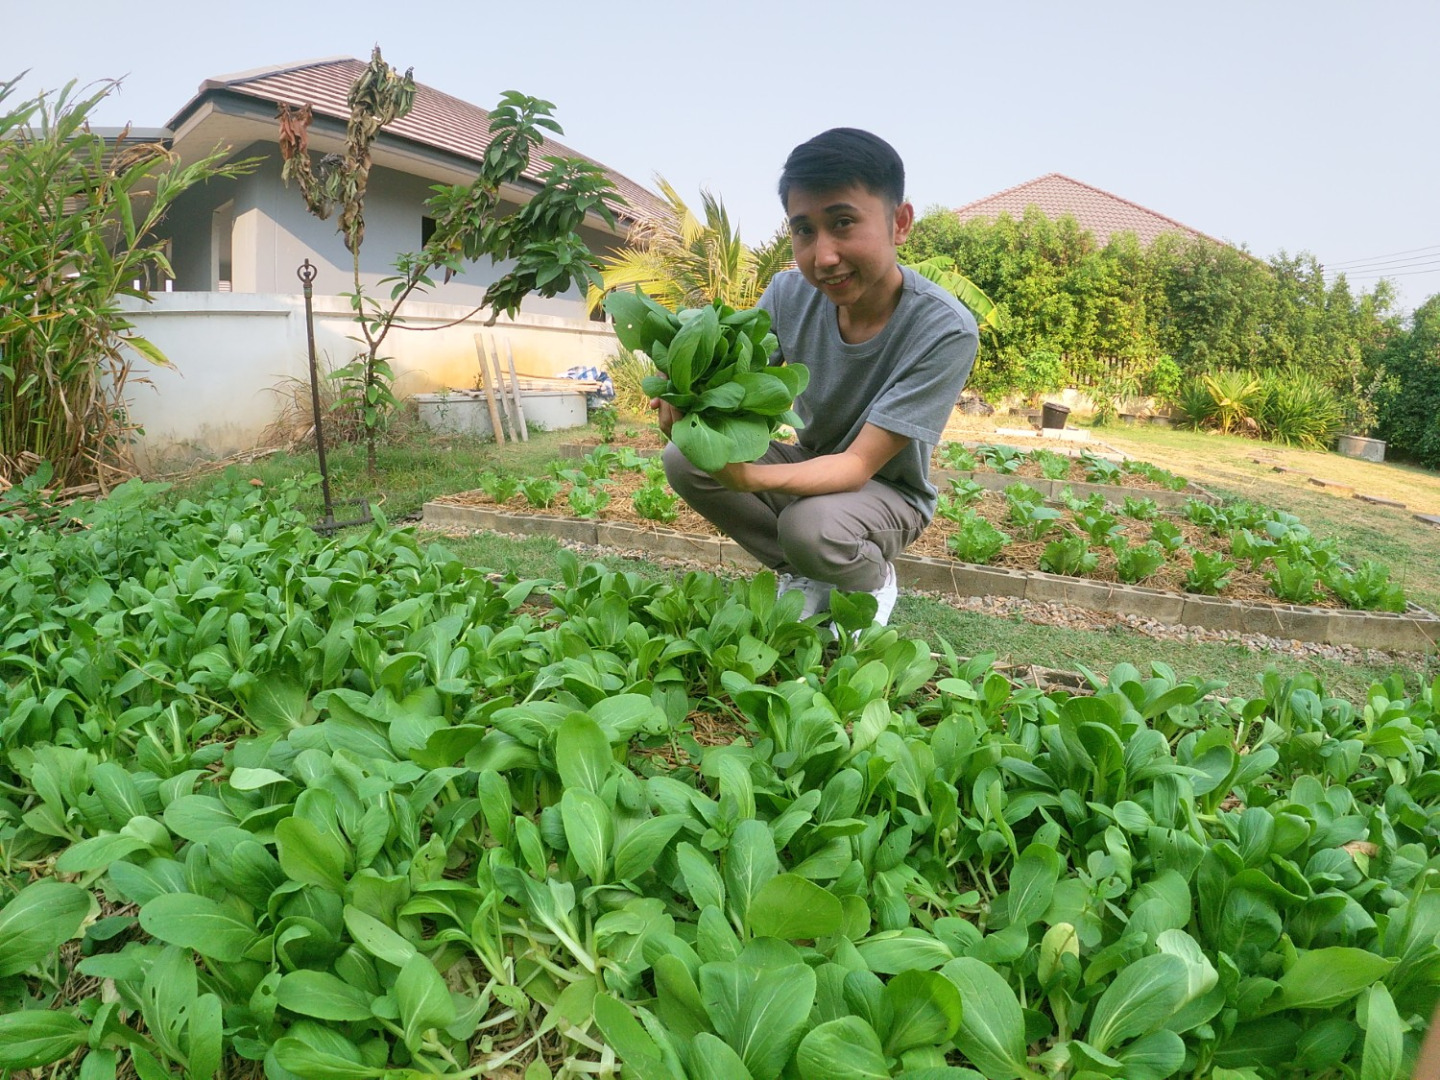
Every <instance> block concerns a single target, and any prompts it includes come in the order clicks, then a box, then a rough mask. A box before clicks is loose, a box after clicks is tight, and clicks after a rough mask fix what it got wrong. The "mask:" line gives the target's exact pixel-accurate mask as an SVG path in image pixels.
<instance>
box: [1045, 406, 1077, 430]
mask: <svg viewBox="0 0 1440 1080" xmlns="http://www.w3.org/2000/svg"><path fill="white" fill-rule="evenodd" d="M1069 416H1070V406H1068V405H1055V404H1052V403H1051V402H1048V401H1047V402H1046V403H1045V404H1044V405H1042V406H1041V407H1040V426H1041V427H1042V428H1063V427H1064V426H1065V420H1066V419H1067V418H1068V417H1069Z"/></svg>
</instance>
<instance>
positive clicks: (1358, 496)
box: [1351, 492, 1405, 510]
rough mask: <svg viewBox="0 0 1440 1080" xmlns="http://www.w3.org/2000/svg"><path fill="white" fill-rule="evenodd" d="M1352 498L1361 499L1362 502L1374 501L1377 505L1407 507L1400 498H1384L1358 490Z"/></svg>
mask: <svg viewBox="0 0 1440 1080" xmlns="http://www.w3.org/2000/svg"><path fill="white" fill-rule="evenodd" d="M1351 498H1354V499H1359V500H1360V501H1361V502H1367V503H1374V504H1375V505H1376V506H1394V507H1396V508H1397V509H1400V510H1404V509H1405V504H1404V503H1403V502H1401V501H1400V500H1399V499H1384V498H1381V497H1380V496H1379V495H1362V494H1360V493H1359V492H1356V493H1355V494H1354V495H1352V496H1351Z"/></svg>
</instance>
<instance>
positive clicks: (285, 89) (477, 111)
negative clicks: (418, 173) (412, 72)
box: [171, 56, 665, 217]
mask: <svg viewBox="0 0 1440 1080" xmlns="http://www.w3.org/2000/svg"><path fill="white" fill-rule="evenodd" d="M365 66H366V65H365V64H364V63H362V62H361V61H359V60H356V59H354V58H353V57H348V56H340V57H330V58H328V59H324V60H310V61H305V62H302V63H298V64H290V65H284V66H278V67H271V68H262V69H259V70H256V71H246V72H241V73H239V74H236V75H222V76H220V77H218V78H215V79H207V80H206V81H205V82H203V83H201V84H200V96H201V97H203V96H204V95H205V94H206V92H208V91H213V90H225V91H230V92H232V93H237V94H245V95H248V96H251V97H256V98H260V99H262V100H264V101H273V102H277V103H278V102H282V101H283V102H286V103H287V104H291V105H303V104H306V103H309V104H310V105H311V106H313V107H314V110H315V112H316V114H318V115H322V116H330V117H334V118H335V119H337V120H340V121H342V122H343V121H346V120H348V119H349V117H350V108H349V106H348V105H346V103H345V98H346V96H347V95H348V93H349V92H350V87H351V86H353V85H354V83H355V80H356V78H357V77H359V75H360V74H361V73H362V72H363V71H364V70H365ZM197 100H198V99H197ZM193 104H194V102H192V103H191V105H193ZM191 105H187V106H186V107H185V109H183V110H181V115H183V114H184V113H185V112H188V111H189V110H190V108H191ZM177 119H178V117H177ZM174 124H175V121H174V120H172V121H171V126H172V127H173V126H174ZM385 134H387V135H391V136H398V137H400V138H404V139H409V140H412V141H414V142H417V143H421V144H423V145H424V146H428V147H433V148H435V149H437V150H442V151H445V152H447V153H451V154H457V155H459V156H461V157H465V158H469V159H470V160H472V161H480V160H482V159H483V158H484V156H485V148H486V147H487V146H489V145H490V114H489V113H488V112H486V111H485V110H484V109H482V108H480V107H479V106H477V105H471V104H470V103H469V102H468V101H461V100H460V99H459V98H456V97H451V96H450V95H449V94H443V93H441V92H440V91H439V90H436V89H434V88H432V87H429V86H425V85H424V84H423V83H416V84H415V104H414V107H413V108H412V109H411V111H410V113H409V114H408V115H406V116H404V117H402V118H401V119H399V120H397V121H395V122H394V123H393V124H388V125H386V127H385ZM546 157H577V158H581V159H583V160H585V161H590V162H593V163H594V164H596V165H600V167H601V168H603V169H605V175H606V176H608V177H609V179H610V182H611V183H613V184H614V185H615V190H616V191H617V192H619V193H620V195H621V196H622V197H623V198H624V199H625V201H626V202H627V203H629V208H628V209H626V210H625V211H624V215H625V216H626V217H635V216H639V215H645V216H648V215H650V214H653V213H663V212H664V211H665V204H664V203H663V202H661V201H660V199H659V198H657V197H656V196H655V195H654V194H652V193H651V192H649V191H647V190H645V188H643V187H641V186H640V185H639V184H637V183H635V181H633V180H631V179H630V178H629V177H626V176H622V175H621V174H620V173H617V172H615V171H614V170H613V169H610V168H608V167H606V166H605V165H604V164H603V163H602V162H598V161H595V159H594V158H590V157H587V156H586V155H584V154H579V153H576V152H575V151H574V150H572V149H570V148H569V147H568V146H565V145H563V144H562V143H558V142H556V141H554V140H553V139H549V138H547V139H545V140H544V142H543V143H541V145H540V146H539V147H538V148H537V150H536V151H535V152H534V153H533V154H532V155H531V164H530V167H529V168H528V169H527V170H526V171H525V176H526V177H527V178H529V179H531V180H538V178H539V176H540V174H541V172H542V171H543V169H544V167H545V163H544V159H545V158H546Z"/></svg>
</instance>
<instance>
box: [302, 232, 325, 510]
mask: <svg viewBox="0 0 1440 1080" xmlns="http://www.w3.org/2000/svg"><path fill="white" fill-rule="evenodd" d="M318 272H319V271H318V270H317V269H316V267H314V266H312V265H311V264H310V260H309V259H306V260H305V261H304V262H303V263H301V264H300V269H298V270H296V271H295V273H296V275H297V276H298V277H299V278H300V283H301V284H302V285H303V286H304V290H305V340H306V343H307V344H308V345H309V348H310V408H311V410H312V411H313V412H314V414H315V454H316V456H317V457H318V458H319V459H320V490H321V492H322V493H323V494H324V496H325V521H324V525H325V526H327V527H333V526H334V524H335V505H334V503H332V502H331V501H330V470H329V468H328V467H327V466H326V464H325V432H324V429H323V427H322V425H321V413H320V365H319V364H318V363H317V362H316V360H315V309H314V306H313V304H312V303H311V301H312V299H313V297H314V293H315V290H314V284H315V275H316V274H317V273H318Z"/></svg>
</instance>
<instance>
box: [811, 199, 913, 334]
mask: <svg viewBox="0 0 1440 1080" xmlns="http://www.w3.org/2000/svg"><path fill="white" fill-rule="evenodd" d="M785 210H786V215H787V217H788V218H789V222H790V236H791V242H792V244H793V246H794V249H795V263H796V265H797V266H798V267H799V268H800V273H801V274H803V275H804V277H805V280H806V281H808V282H810V284H811V285H814V286H815V287H816V288H817V289H819V290H820V291H821V292H823V293H824V294H825V296H826V297H827V298H828V299H829V300H830V302H831V303H833V304H834V305H835V306H836V307H837V308H840V309H841V311H842V314H843V313H845V312H846V311H847V309H848V311H849V313H850V314H852V315H854V316H856V317H859V318H861V319H864V320H870V319H874V318H877V317H879V318H881V319H883V318H884V317H886V316H888V315H889V313H890V311H892V310H893V308H894V303H895V301H896V300H897V299H898V297H899V290H900V286H901V282H902V280H903V279H902V277H901V274H900V268H899V265H898V264H897V263H896V261H895V249H896V247H898V246H899V245H900V244H903V243H904V242H905V238H906V237H907V236H908V235H909V233H910V225H911V223H912V222H913V220H914V215H915V212H914V210H913V208H912V207H911V206H910V204H909V203H901V204H900V205H899V206H898V207H896V206H891V205H890V204H889V203H888V202H887V201H886V200H885V199H884V198H882V197H881V196H879V195H876V194H873V193H872V192H870V191H869V190H867V189H866V188H864V187H862V186H861V185H859V184H854V185H851V186H849V187H843V188H835V189H832V190H829V191H806V190H805V189H803V188H792V189H791V190H790V193H789V198H788V199H787V200H786V207H785Z"/></svg>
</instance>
